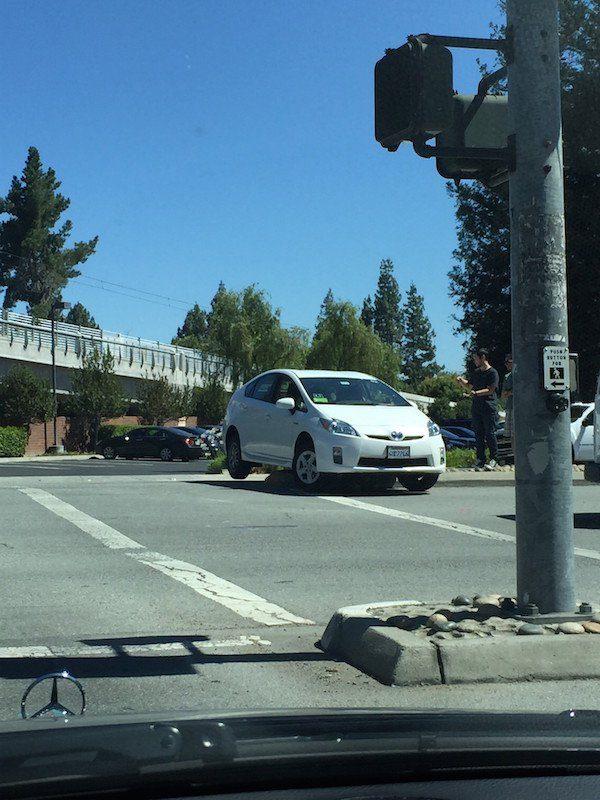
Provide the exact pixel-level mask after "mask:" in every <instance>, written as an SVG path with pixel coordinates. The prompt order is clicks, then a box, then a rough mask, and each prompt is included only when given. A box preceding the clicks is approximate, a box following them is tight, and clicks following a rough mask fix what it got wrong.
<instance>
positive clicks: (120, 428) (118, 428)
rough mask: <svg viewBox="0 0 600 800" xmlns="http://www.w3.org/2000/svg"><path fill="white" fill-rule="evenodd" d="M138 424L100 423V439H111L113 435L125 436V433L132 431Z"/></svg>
mask: <svg viewBox="0 0 600 800" xmlns="http://www.w3.org/2000/svg"><path fill="white" fill-rule="evenodd" d="M137 427H139V426H138V425H100V427H99V428H98V441H99V442H101V441H103V440H104V439H110V437H111V436H123V435H124V434H125V433H128V432H129V431H132V430H133V429H134V428H137Z"/></svg>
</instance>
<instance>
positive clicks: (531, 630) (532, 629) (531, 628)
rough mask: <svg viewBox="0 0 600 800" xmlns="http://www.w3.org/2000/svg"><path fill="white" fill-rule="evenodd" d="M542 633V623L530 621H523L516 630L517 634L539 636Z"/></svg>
mask: <svg viewBox="0 0 600 800" xmlns="http://www.w3.org/2000/svg"><path fill="white" fill-rule="evenodd" d="M543 633H544V626H543V625H534V624H533V623H532V622H525V623H523V625H520V626H519V628H518V630H517V635H518V636H540V635H543Z"/></svg>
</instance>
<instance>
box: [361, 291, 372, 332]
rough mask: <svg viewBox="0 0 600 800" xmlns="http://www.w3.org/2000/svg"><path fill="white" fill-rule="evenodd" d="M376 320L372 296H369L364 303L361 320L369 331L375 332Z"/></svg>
mask: <svg viewBox="0 0 600 800" xmlns="http://www.w3.org/2000/svg"><path fill="white" fill-rule="evenodd" d="M374 318H375V309H374V308H373V301H372V300H371V295H370V294H368V295H367V296H366V297H365V299H364V301H363V307H362V311H361V312H360V319H361V322H362V323H363V324H364V325H366V326H367V328H369V330H373V320H374Z"/></svg>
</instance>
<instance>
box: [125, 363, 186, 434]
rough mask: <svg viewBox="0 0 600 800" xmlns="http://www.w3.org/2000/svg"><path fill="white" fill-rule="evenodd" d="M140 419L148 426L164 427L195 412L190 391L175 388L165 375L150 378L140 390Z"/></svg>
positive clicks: (141, 385) (143, 382)
mask: <svg viewBox="0 0 600 800" xmlns="http://www.w3.org/2000/svg"><path fill="white" fill-rule="evenodd" d="M138 403H139V415H138V416H139V418H140V421H141V422H142V423H144V424H147V425H162V424H163V423H164V422H166V421H167V420H170V419H179V417H185V416H187V415H188V414H190V413H192V411H193V394H192V391H191V390H190V389H187V388H185V389H184V388H180V387H178V386H173V385H172V384H171V383H169V381H168V380H167V378H166V377H165V376H164V375H160V376H159V377H158V378H157V377H151V378H148V379H146V380H144V381H142V383H141V384H140V388H139V390H138Z"/></svg>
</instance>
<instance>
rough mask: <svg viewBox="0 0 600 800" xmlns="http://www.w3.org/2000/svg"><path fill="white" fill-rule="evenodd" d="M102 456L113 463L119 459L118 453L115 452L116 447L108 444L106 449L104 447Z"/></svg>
mask: <svg viewBox="0 0 600 800" xmlns="http://www.w3.org/2000/svg"><path fill="white" fill-rule="evenodd" d="M102 455H103V456H104V458H106V459H107V460H108V461H112V460H113V459H114V458H116V457H117V451H116V450H115V448H114V447H111V446H110V445H108V444H107V445H106V447H104V448H103V450H102Z"/></svg>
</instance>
